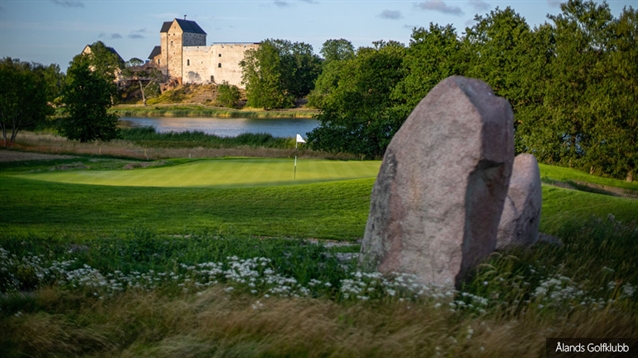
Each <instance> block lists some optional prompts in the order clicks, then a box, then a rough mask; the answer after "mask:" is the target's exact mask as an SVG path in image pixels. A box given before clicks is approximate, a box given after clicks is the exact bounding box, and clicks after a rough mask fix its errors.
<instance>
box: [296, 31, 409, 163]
mask: <svg viewBox="0 0 638 358" xmlns="http://www.w3.org/2000/svg"><path fill="white" fill-rule="evenodd" d="M404 54H405V47H404V46H403V44H400V43H398V42H395V41H390V42H384V41H379V42H375V43H374V47H362V48H359V49H358V50H357V52H356V56H354V57H352V58H350V59H344V60H339V61H333V62H332V63H331V64H329V65H328V66H329V67H328V70H329V71H330V72H324V73H323V74H322V75H321V76H322V78H320V79H319V80H318V82H319V81H323V80H324V79H325V78H327V77H328V76H329V81H331V82H332V83H335V84H336V86H335V87H334V88H333V89H332V91H331V92H330V93H329V94H327V95H326V96H325V97H324V98H323V100H322V107H321V110H322V111H321V113H320V114H319V115H318V116H317V119H319V120H320V121H321V125H320V126H319V127H318V128H316V129H315V130H313V131H312V132H310V133H308V139H309V142H310V143H312V147H313V148H315V149H321V150H327V151H344V152H352V153H357V154H360V155H363V156H365V157H368V158H374V157H378V156H380V155H382V154H383V151H384V150H385V148H386V147H387V145H388V144H389V142H390V140H391V139H392V136H393V135H394V133H395V132H396V130H397V129H398V128H399V126H400V123H402V119H404V118H400V117H397V116H396V115H395V113H394V111H392V99H391V97H390V94H391V92H392V90H393V88H394V87H395V86H396V84H397V82H398V81H400V80H401V78H402V72H401V71H400V68H401V64H402V60H403V57H404Z"/></svg>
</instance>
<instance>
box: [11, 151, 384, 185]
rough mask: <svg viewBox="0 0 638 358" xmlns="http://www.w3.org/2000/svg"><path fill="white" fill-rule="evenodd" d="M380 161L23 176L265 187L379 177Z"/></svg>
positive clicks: (221, 164) (215, 164) (240, 163)
mask: <svg viewBox="0 0 638 358" xmlns="http://www.w3.org/2000/svg"><path fill="white" fill-rule="evenodd" d="M379 165H380V162H378V161H366V162H363V161H348V162H344V161H332V160H314V159H299V160H298V161H297V170H296V175H295V172H294V160H293V159H255V158H246V159H237V158H233V159H216V160H201V161H195V162H190V163H185V164H181V165H176V166H170V167H161V168H147V169H144V170H141V169H137V170H117V171H113V170H108V171H97V170H96V171H63V172H60V171H58V172H49V173H37V174H26V175H20V177H22V178H29V179H37V180H45V181H52V182H61V183H70V184H94V185H117V186H160V187H187V186H264V185H276V184H297V183H308V182H318V181H329V180H345V179H358V178H371V177H375V176H376V174H377V173H378V171H379Z"/></svg>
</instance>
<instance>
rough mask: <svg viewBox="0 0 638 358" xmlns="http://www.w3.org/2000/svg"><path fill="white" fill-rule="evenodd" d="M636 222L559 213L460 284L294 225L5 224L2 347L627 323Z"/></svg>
mask: <svg viewBox="0 0 638 358" xmlns="http://www.w3.org/2000/svg"><path fill="white" fill-rule="evenodd" d="M637 232H638V231H637V226H636V225H635V224H633V223H631V224H630V223H618V222H617V221H616V220H615V219H614V218H611V217H608V218H594V219H592V220H591V221H589V223H588V224H587V225H586V226H585V227H582V226H581V227H576V226H569V225H568V226H566V227H565V231H564V232H563V234H564V236H563V240H564V241H563V242H564V244H563V246H556V245H549V244H544V243H541V244H537V245H535V246H533V247H531V248H529V249H527V250H521V249H518V250H516V249H512V250H509V251H507V252H502V253H499V254H495V255H493V256H492V257H491V258H490V259H489V260H488V261H487V262H486V263H484V264H483V265H482V266H481V267H480V268H479V269H478V271H477V272H476V273H475V274H474V276H473V277H471V278H470V279H469V281H468V282H467V283H466V285H465V286H464V287H463V288H462V289H461V290H459V291H454V290H449V289H442V290H439V291H437V290H436V288H430V289H431V291H427V292H424V288H425V287H424V286H419V285H415V284H414V283H409V282H407V284H406V283H405V282H406V281H405V280H407V279H409V277H408V278H406V277H402V278H400V279H398V280H395V281H391V280H390V279H389V278H387V279H386V278H384V279H380V278H377V279H375V278H374V276H373V275H369V276H366V274H361V273H357V272H356V271H354V270H355V268H354V266H352V265H348V264H347V262H348V261H345V263H346V264H344V261H340V260H339V259H337V254H338V252H337V251H342V250H343V249H339V250H337V249H328V248H326V247H323V246H320V245H316V244H310V243H307V242H305V241H299V240H280V239H265V240H264V239H259V238H248V237H244V238H242V237H225V236H220V235H218V234H216V233H202V234H199V235H193V236H190V237H166V236H161V235H158V234H156V233H154V232H153V231H152V230H148V229H132V230H130V231H129V232H128V233H126V234H125V235H123V236H121V237H98V238H95V239H93V240H84V239H74V238H72V237H68V238H65V239H63V240H59V241H55V240H54V241H52V240H50V239H46V238H37V237H31V238H27V239H20V240H11V239H10V238H4V239H2V240H0V246H2V247H3V250H4V251H3V253H2V254H3V255H4V256H3V259H4V260H3V261H2V262H3V267H4V268H5V269H4V270H0V282H7V281H8V278H9V279H17V281H18V282H19V283H20V284H21V286H19V287H18V290H22V292H24V291H25V290H28V292H29V293H28V294H24V293H18V292H19V291H11V290H7V288H6V287H4V288H3V289H2V291H3V292H4V294H3V295H2V296H0V309H1V310H0V325H1V326H2V327H3V334H2V335H0V355H2V356H7V357H13V356H20V355H31V356H45V355H59V356H97V357H103V356H114V355H116V356H125V357H127V356H131V357H133V356H135V357H138V356H154V357H157V356H160V357H164V356H166V357H168V356H185V357H198V356H241V357H257V356H334V357H341V356H366V357H367V356H370V357H385V356H388V355H398V356H402V357H403V356H405V357H422V356H448V357H456V356H463V357H506V356H507V357H511V356H521V357H541V356H544V350H545V338H547V337H564V338H569V337H617V338H620V337H636V335H637V334H638V295H637V294H636V292H635V287H636V285H638V280H637V278H638V275H637V274H636V272H635V264H634V259H635V255H636V250H637V247H638V245H637V241H636V239H638V238H637V235H638V234H637ZM616 241H619V242H618V243H616ZM354 249H356V247H355V248H354ZM346 250H347V251H354V250H353V249H349V248H346ZM13 255H15V256H13ZM233 256H236V257H233ZM265 256H266V257H268V259H265V258H264V257H265ZM251 258H253V259H251ZM259 258H263V259H259ZM56 260H57V262H67V263H68V262H71V263H70V264H67V266H65V267H66V268H62V269H60V267H64V266H63V265H62V264H57V266H56V265H53V263H54V262H55V261H56ZM72 260H74V261H72ZM251 260H252V261H251ZM215 261H220V262H221V263H222V265H221V266H219V270H221V271H216V272H218V273H216V274H214V275H216V276H214V277H215V281H210V280H208V281H202V280H204V279H205V277H204V276H206V275H204V276H202V275H201V274H200V273H201V272H209V270H213V269H214V267H217V266H214V265H212V263H211V262H215ZM7 262H8V263H9V264H8V265H7ZM246 262H252V263H254V265H253V266H251V267H253V269H249V270H246V267H247V266H245V265H244V263H246ZM260 263H263V265H262V264H260ZM242 265H244V266H242ZM344 265H345V266H344ZM46 268H49V270H50V271H49V272H46V271H45V270H46ZM56 270H58V271H56ZM233 270H234V271H233ZM267 270H271V271H272V272H275V274H274V275H273V274H271V276H268V274H266V272H267ZM52 272H57V274H63V275H64V276H55V275H53V274H51V273H52ZM219 272H223V273H221V274H219ZM8 275H12V276H11V277H9V276H8ZM38 275H40V276H38ZM277 275H279V276H277ZM100 277H104V278H105V283H104V285H105V286H100V285H96V284H95V282H97V281H96V280H99V279H100ZM207 277H208V276H207ZM265 277H280V278H282V280H280V281H278V282H279V283H276V284H275V285H274V286H273V285H270V286H268V285H263V281H262V279H263V278H265ZM61 278H63V279H64V280H65V281H61ZM251 279H255V280H253V281H251ZM3 280H4V281H3ZM242 281H243V282H242ZM397 281H401V282H402V283H403V284H398V283H397ZM200 282H207V283H208V284H206V285H203V284H200ZM211 282H212V283H211ZM253 282H254V283H256V285H253V286H251V283H253ZM328 284H329V285H328ZM109 285H113V286H114V287H116V289H113V290H108V289H106V288H105V287H108V286H109ZM281 285H285V286H286V287H288V289H282V288H281V287H283V286H281ZM415 287H416V288H415ZM304 288H305V289H306V291H304ZM401 289H403V290H406V292H407V290H410V289H412V290H421V291H420V293H417V294H414V295H412V294H407V295H406V294H401V293H400V290H401ZM354 291H357V292H359V294H358V295H347V294H346V293H347V292H354ZM12 292H14V293H12ZM304 292H306V294H304ZM297 296H298V297H297Z"/></svg>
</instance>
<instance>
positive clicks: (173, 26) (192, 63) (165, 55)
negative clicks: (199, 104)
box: [148, 19, 259, 88]
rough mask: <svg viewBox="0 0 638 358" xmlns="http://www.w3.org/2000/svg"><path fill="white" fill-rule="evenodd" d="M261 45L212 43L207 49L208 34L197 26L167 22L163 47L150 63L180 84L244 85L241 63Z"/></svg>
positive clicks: (161, 37) (162, 36)
mask: <svg viewBox="0 0 638 358" xmlns="http://www.w3.org/2000/svg"><path fill="white" fill-rule="evenodd" d="M258 47H259V43H255V42H246V43H213V44H212V45H209V46H207V45H206V32H204V30H203V29H202V28H201V27H200V26H199V25H198V24H197V23H196V22H195V21H190V20H186V19H183V20H182V19H174V20H173V21H167V22H164V24H163V25H162V29H161V30H160V46H155V48H153V51H152V52H151V54H150V55H149V57H148V58H149V60H150V61H151V62H152V63H153V64H154V65H155V66H157V68H159V69H160V70H161V71H162V73H164V74H165V75H167V76H169V77H171V78H174V79H176V80H177V81H178V82H179V83H198V84H204V83H217V84H219V83H222V82H228V83H229V84H233V85H236V86H238V87H241V88H243V87H244V86H243V85H242V84H241V77H242V69H241V67H240V66H239V63H240V62H241V61H242V60H243V59H244V52H245V51H247V50H250V49H256V48H258Z"/></svg>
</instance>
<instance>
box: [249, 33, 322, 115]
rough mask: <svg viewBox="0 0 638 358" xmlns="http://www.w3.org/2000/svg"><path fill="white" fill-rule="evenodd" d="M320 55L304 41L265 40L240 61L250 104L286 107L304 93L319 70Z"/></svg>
mask: <svg viewBox="0 0 638 358" xmlns="http://www.w3.org/2000/svg"><path fill="white" fill-rule="evenodd" d="M320 62H321V61H320V59H319V57H318V56H316V55H314V54H313V52H312V46H310V45H308V44H305V43H299V42H295V43H291V42H290V41H286V40H271V39H268V40H265V41H263V42H262V43H261V44H260V46H259V48H258V49H252V50H248V51H246V54H245V56H244V60H243V61H241V62H240V66H241V67H242V69H243V75H242V83H244V84H245V85H246V96H247V98H248V105H249V106H251V107H263V108H265V109H272V108H289V107H293V106H294V102H295V99H296V98H301V97H303V96H306V95H307V94H308V93H309V92H310V90H311V89H312V88H313V85H314V81H315V79H316V78H317V76H318V75H319V72H320Z"/></svg>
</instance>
